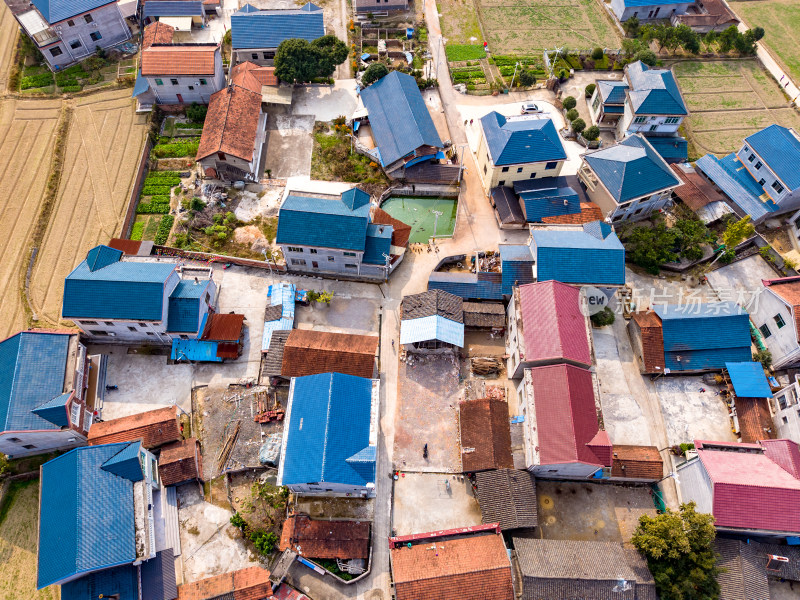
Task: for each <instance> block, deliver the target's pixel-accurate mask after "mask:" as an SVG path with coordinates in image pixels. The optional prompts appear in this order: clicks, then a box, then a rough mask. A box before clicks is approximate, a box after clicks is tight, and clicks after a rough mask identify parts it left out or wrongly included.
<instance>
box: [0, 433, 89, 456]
mask: <svg viewBox="0 0 800 600" xmlns="http://www.w3.org/2000/svg"><path fill="white" fill-rule="evenodd" d="M10 438H17V439H19V440H20V441H19V442H12V441H11V440H10ZM85 445H86V438H85V437H84V436H83V435H81V434H80V433H78V432H76V431H72V430H70V429H64V430H58V429H54V430H52V431H18V432H6V433H2V434H0V453H3V454H6V455H7V456H8V457H9V458H20V457H23V456H33V455H35V454H45V453H47V452H51V451H53V450H66V449H69V448H76V447H78V446H85ZM23 446H35V448H23Z"/></svg>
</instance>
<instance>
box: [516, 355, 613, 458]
mask: <svg viewBox="0 0 800 600" xmlns="http://www.w3.org/2000/svg"><path fill="white" fill-rule="evenodd" d="M528 373H530V382H531V386H530V387H531V390H530V391H532V393H533V403H534V410H535V414H536V430H537V433H538V448H539V464H541V465H552V464H562V463H570V462H583V463H587V464H591V465H598V466H599V465H601V464H602V463H601V462H600V460H599V459H598V458H597V456H596V455H595V454H594V452H592V450H591V449H590V448H589V447H588V446H587V444H588V443H589V442H591V441H592V439H593V438H594V437H595V435H597V432H598V431H599V429H600V428H599V426H598V422H597V408H596V407H595V401H594V387H593V385H592V374H591V373H590V372H589V371H587V370H586V369H581V368H579V367H574V366H572V365H563V364H562V365H551V366H546V367H534V368H532V369H526V381H527V379H528V376H527V374H528Z"/></svg>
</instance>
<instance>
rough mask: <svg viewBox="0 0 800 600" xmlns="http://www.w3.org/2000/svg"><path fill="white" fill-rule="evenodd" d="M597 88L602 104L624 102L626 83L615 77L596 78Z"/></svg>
mask: <svg viewBox="0 0 800 600" xmlns="http://www.w3.org/2000/svg"><path fill="white" fill-rule="evenodd" d="M597 90H598V93H599V94H600V98H601V100H602V101H603V103H604V104H624V103H625V92H626V91H627V90H628V84H627V83H626V82H624V81H619V80H616V79H598V80H597Z"/></svg>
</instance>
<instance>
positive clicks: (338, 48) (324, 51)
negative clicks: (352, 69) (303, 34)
mask: <svg viewBox="0 0 800 600" xmlns="http://www.w3.org/2000/svg"><path fill="white" fill-rule="evenodd" d="M311 46H312V47H313V48H316V49H317V50H318V51H319V57H318V60H319V66H318V69H317V77H330V76H331V75H333V73H334V71H336V67H337V66H338V65H340V64H342V63H343V62H344V61H346V60H347V56H348V54H349V52H348V51H347V45H346V44H345V43H344V42H343V41H342V40H340V39H339V38H337V37H336V36H335V35H323V36H322V37H319V38H317V39H315V40H314V41H313V42H311Z"/></svg>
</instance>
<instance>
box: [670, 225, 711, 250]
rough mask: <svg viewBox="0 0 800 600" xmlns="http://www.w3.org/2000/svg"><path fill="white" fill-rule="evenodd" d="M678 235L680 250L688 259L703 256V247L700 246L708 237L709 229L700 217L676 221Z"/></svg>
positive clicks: (677, 242)
mask: <svg viewBox="0 0 800 600" xmlns="http://www.w3.org/2000/svg"><path fill="white" fill-rule="evenodd" d="M674 229H675V230H677V235H676V237H675V242H676V244H677V248H678V252H679V253H680V255H681V256H683V257H684V258H686V259H688V260H699V259H701V258H703V249H702V248H701V247H700V246H701V245H702V244H703V242H705V241H706V239H708V229H707V228H706V226H705V225H704V224H703V222H702V221H700V220H698V219H680V220H679V221H677V222H676V223H675V227H674Z"/></svg>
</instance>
